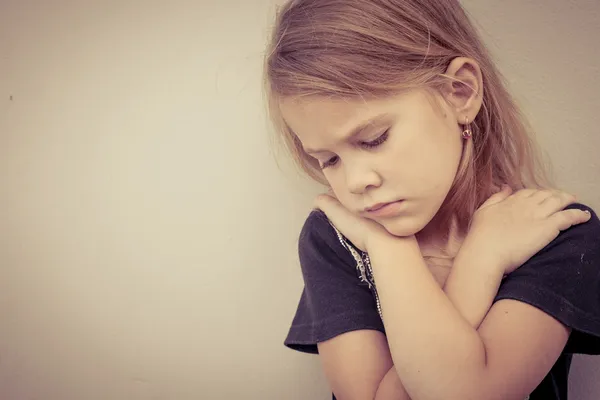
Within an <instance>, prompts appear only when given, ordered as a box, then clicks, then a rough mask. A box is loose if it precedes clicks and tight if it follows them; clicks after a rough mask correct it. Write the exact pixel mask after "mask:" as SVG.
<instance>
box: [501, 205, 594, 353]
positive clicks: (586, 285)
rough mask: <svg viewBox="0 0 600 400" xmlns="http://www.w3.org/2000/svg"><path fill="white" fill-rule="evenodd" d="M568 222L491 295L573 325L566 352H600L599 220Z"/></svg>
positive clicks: (576, 206)
mask: <svg viewBox="0 0 600 400" xmlns="http://www.w3.org/2000/svg"><path fill="white" fill-rule="evenodd" d="M570 208H578V209H582V210H588V211H590V212H591V213H592V218H591V219H590V220H589V221H588V222H585V223H583V224H580V225H576V226H573V227H571V228H569V229H567V230H565V231H563V232H561V233H560V234H559V236H558V237H557V238H556V239H555V240H554V241H552V242H551V243H550V244H548V245H547V246H546V247H545V248H543V249H542V250H541V251H540V252H538V253H537V254H536V255H535V256H533V257H532V258H531V259H530V260H529V261H527V262H526V263H525V264H523V265H522V266H521V267H520V268H518V269H517V270H516V271H514V272H513V273H511V274H510V275H509V276H508V277H506V278H505V279H504V280H503V282H502V284H501V285H500V289H499V291H498V295H497V296H496V299H495V300H496V301H497V300H501V299H514V300H518V301H522V302H525V303H528V304H530V305H532V306H534V307H537V308H539V309H540V310H541V311H543V312H545V313H546V314H548V315H550V316H552V317H554V318H555V319H557V320H558V321H560V322H561V323H562V324H564V325H566V326H568V327H569V328H571V329H572V333H571V336H570V338H569V341H568V343H567V346H566V348H565V352H566V353H582V354H600V221H599V220H598V216H597V215H596V214H595V213H594V211H593V210H592V209H590V208H589V207H587V206H585V205H582V204H572V205H570V206H569V207H567V209H570Z"/></svg>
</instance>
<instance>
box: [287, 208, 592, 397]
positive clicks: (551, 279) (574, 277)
mask: <svg viewBox="0 0 600 400" xmlns="http://www.w3.org/2000/svg"><path fill="white" fill-rule="evenodd" d="M568 208H579V209H584V210H589V211H590V212H591V213H592V218H591V219H590V221H588V222H586V223H584V224H580V225H576V226H574V227H571V228H569V229H567V230H565V231H563V232H561V233H560V235H559V236H558V237H557V238H556V239H555V240H554V241H552V242H551V243H550V244H549V245H547V246H546V247H544V248H543V249H542V250H540V251H539V252H538V253H537V254H536V255H535V256H533V257H532V258H531V259H529V260H528V261H527V262H526V263H525V264H523V265H522V266H521V267H520V268H518V269H517V270H516V271H514V272H513V273H511V274H510V275H509V276H508V277H506V278H505V279H504V280H503V281H502V283H501V285H500V289H499V291H498V294H497V296H496V299H495V301H498V300H500V299H514V300H518V301H522V302H525V303H528V304H531V305H533V306H535V307H537V308H539V309H540V310H542V311H544V312H545V313H547V314H548V315H551V316H552V317H554V318H556V319H557V320H558V321H560V322H561V323H563V324H564V325H566V326H568V327H570V328H571V329H572V333H571V335H570V337H569V340H568V342H567V345H566V347H565V349H564V350H563V353H562V355H561V356H560V358H559V359H558V361H557V362H556V364H555V365H554V367H553V368H552V370H551V371H550V372H549V373H548V375H547V376H546V377H545V378H544V380H543V381H542V382H541V383H540V385H539V386H538V387H537V388H536V389H535V391H534V392H533V393H532V394H531V395H530V400H565V399H567V381H568V374H569V367H570V364H571V358H572V354H576V353H580V354H600V290H599V289H600V221H599V220H598V216H597V215H596V214H595V213H594V211H593V210H591V209H590V208H589V207H587V206H585V205H582V204H572V205H570V206H568V207H567V209H568ZM355 250H356V249H355V248H354V247H353V246H352V244H351V243H349V242H348V241H347V239H346V238H344V237H343V236H341V235H340V234H339V232H337V231H336V230H335V228H333V226H332V225H331V224H330V223H329V220H328V219H327V217H326V216H325V214H324V213H323V212H321V211H319V210H314V211H312V212H311V213H310V215H309V216H308V218H307V219H306V222H305V223H304V226H303V228H302V231H301V233H300V238H299V243H298V251H299V256H300V265H301V267H302V275H303V278H304V290H303V291H302V295H301V297H300V302H299V305H298V309H297V311H296V315H295V317H294V320H293V322H292V326H291V328H290V330H289V333H288V336H287V338H286V339H285V342H284V343H285V345H286V346H288V347H289V348H291V349H294V350H299V351H302V352H307V353H314V354H316V353H317V352H318V351H317V343H319V342H323V341H325V340H328V339H331V338H333V337H335V336H337V335H340V334H342V333H345V332H349V331H354V330H359V329H373V330H377V331H380V332H382V333H384V334H385V329H384V326H383V322H382V320H381V318H380V314H379V313H378V308H377V300H376V290H375V287H374V285H373V280H372V274H371V272H370V270H369V268H367V266H366V265H365V264H366V263H365V262H364V261H365V258H364V257H365V256H367V255H366V254H364V253H360V252H356V251H355ZM351 252H353V253H351ZM357 254H360V256H358V257H357ZM367 257H368V256H367Z"/></svg>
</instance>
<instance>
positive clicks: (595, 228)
mask: <svg viewBox="0 0 600 400" xmlns="http://www.w3.org/2000/svg"><path fill="white" fill-rule="evenodd" d="M565 209H567V210H568V209H579V210H587V211H589V212H590V213H591V215H592V217H591V218H590V220H589V221H588V222H585V223H583V224H579V225H575V226H573V227H571V228H569V229H567V230H565V231H563V232H561V233H560V235H558V237H557V238H556V239H555V240H554V241H552V242H551V243H550V244H549V245H548V246H546V248H545V249H544V250H546V251H547V252H548V251H550V252H554V251H561V252H563V253H567V254H568V253H571V252H574V251H576V250H586V249H588V250H590V251H592V252H593V253H594V254H595V255H597V256H600V254H599V252H600V220H599V219H598V215H597V214H596V212H595V211H594V210H593V209H592V208H591V207H589V206H587V205H584V204H581V203H574V204H571V205H569V206H567V207H566V208H565ZM552 254H553V253H552ZM597 261H599V262H600V260H597Z"/></svg>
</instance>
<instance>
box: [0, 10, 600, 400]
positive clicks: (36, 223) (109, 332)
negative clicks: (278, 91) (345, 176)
mask: <svg viewBox="0 0 600 400" xmlns="http://www.w3.org/2000/svg"><path fill="white" fill-rule="evenodd" d="M273 1H274V0H252V1H249V0H229V1H218V0H200V1H198V0H195V1H191V0H190V1H188V2H185V1H183V0H179V1H170V2H165V1H162V2H148V1H141V0H126V1H122V0H119V1H85V2H84V1H75V0H71V1H68V0H0V199H1V200H0V201H1V203H0V204H1V207H0V226H1V229H0V272H1V274H0V398H1V399H2V400H4V399H9V400H32V399H44V400H71V399H73V400H75V399H77V400H106V399H111V400H113V399H114V400H121V399H123V400H137V399H140V400H141V399H144V400H159V399H173V400H186V399H241V398H243V399H291V400H293V399H326V398H327V397H328V396H327V388H326V384H325V381H324V379H323V377H322V375H321V372H320V370H319V365H318V361H317V359H316V358H315V357H311V356H305V355H301V354H295V353H293V352H292V351H289V350H286V349H285V348H284V347H283V346H282V341H283V338H284V336H285V334H286V331H287V328H288V325H289V323H290V321H291V318H292V316H293V312H294V310H295V306H296V302H297V299H298V296H299V294H300V290H301V285H302V283H301V276H300V272H299V270H298V266H297V256H296V239H297V234H298V231H299V229H300V226H301V224H302V222H303V219H304V217H305V215H306V214H307V212H308V210H309V208H310V206H311V199H312V197H313V196H314V194H316V193H317V192H318V190H319V188H318V187H317V186H315V185H313V184H310V183H308V182H306V181H303V180H301V179H300V178H298V177H296V176H294V175H290V173H289V172H286V173H285V174H284V173H281V172H280V171H278V170H277V168H276V166H275V164H274V162H273V159H272V156H271V154H270V151H269V149H268V148H267V139H266V134H265V130H266V128H265V127H266V122H265V119H264V113H263V109H262V106H261V99H260V74H261V56H262V54H261V52H262V49H263V43H264V39H265V35H266V31H267V25H268V23H269V16H270V13H271V12H272V11H273V7H272V3H273ZM465 4H466V5H467V7H468V8H469V9H470V10H471V11H472V12H473V14H474V15H475V17H477V18H479V20H480V21H481V22H482V24H483V25H484V26H485V30H486V32H487V34H488V35H489V36H486V38H487V40H489V42H490V44H491V45H492V46H493V51H494V53H496V54H497V56H498V58H499V60H500V64H501V67H502V69H503V71H504V72H505V73H506V75H507V76H508V78H509V80H510V82H511V86H512V87H513V89H514V91H515V93H516V94H517V95H518V97H519V99H520V100H521V102H522V104H523V106H524V108H525V110H526V112H527V114H528V115H530V116H531V117H532V120H533V123H534V125H535V126H536V127H537V128H539V131H540V140H541V141H542V142H543V144H544V146H545V147H546V149H547V150H548V151H549V153H550V154H551V155H552V157H553V158H554V161H555V164H556V166H557V172H558V176H559V180H560V182H561V183H562V184H563V185H564V187H566V188H567V189H569V190H572V191H573V192H576V193H578V194H579V195H580V196H581V198H582V200H583V201H585V202H587V203H588V204H590V205H592V206H593V207H595V208H596V209H597V210H599V211H600V182H599V181H598V174H599V173H600V164H599V161H598V160H600V157H598V154H597V151H598V148H599V147H600V139H599V138H600V132H599V128H598V125H600V120H599V118H600V117H599V116H600V113H599V112H598V111H597V110H598V107H599V105H600V104H599V101H598V99H597V93H600V81H599V80H598V68H599V66H600V57H599V56H598V52H597V51H596V41H597V38H598V37H600V16H599V10H600V3H598V2H597V0H587V1H585V0H578V1H572V2H567V1H564V0H545V1H543V2H542V1H526V2H524V1H520V0H504V1H502V2H498V1H495V0H485V1H484V0H469V1H465ZM11 97H12V100H11ZM284 171H289V169H287V168H284ZM598 373H600V362H598V361H591V360H584V359H580V360H578V362H577V364H576V365H575V367H574V373H573V376H572V380H571V381H572V382H573V383H577V385H574V387H573V389H572V392H573V393H574V394H575V395H576V396H574V397H573V398H574V399H581V400H584V399H586V400H591V399H596V398H598V396H600V383H598V381H597V380H596V379H595V376H597V374H598Z"/></svg>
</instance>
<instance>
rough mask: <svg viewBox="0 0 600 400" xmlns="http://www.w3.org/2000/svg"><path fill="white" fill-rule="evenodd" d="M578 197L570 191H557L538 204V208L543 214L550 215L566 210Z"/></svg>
mask: <svg viewBox="0 0 600 400" xmlns="http://www.w3.org/2000/svg"><path fill="white" fill-rule="evenodd" d="M576 200H577V198H576V197H575V196H573V195H572V194H570V193H567V192H563V191H558V190H557V191H555V192H553V193H552V195H551V196H549V197H547V198H546V199H544V201H542V202H541V203H540V204H539V205H538V209H539V210H540V212H541V213H542V215H543V216H550V215H552V214H554V213H556V212H559V211H561V210H564V209H565V207H567V206H568V205H570V204H573V203H575V201H576Z"/></svg>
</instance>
